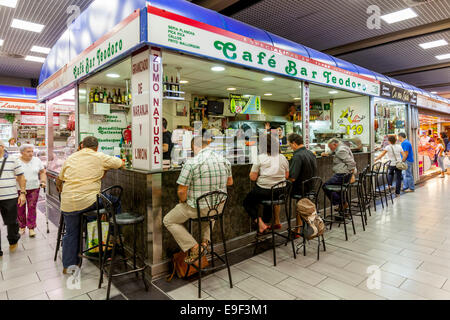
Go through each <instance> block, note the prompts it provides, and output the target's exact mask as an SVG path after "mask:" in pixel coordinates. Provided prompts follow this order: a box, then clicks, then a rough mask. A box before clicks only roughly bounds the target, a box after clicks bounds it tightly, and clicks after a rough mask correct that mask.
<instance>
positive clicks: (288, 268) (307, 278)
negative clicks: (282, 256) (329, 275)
mask: <svg viewBox="0 0 450 320" xmlns="http://www.w3.org/2000/svg"><path fill="white" fill-rule="evenodd" d="M274 268H276V269H277V270H278V271H280V272H282V273H284V274H286V275H288V276H290V277H292V278H295V279H297V280H301V281H303V282H305V283H308V284H310V285H313V286H315V285H316V284H318V283H319V282H321V281H322V280H324V279H325V278H326V276H325V275H323V274H320V273H317V272H315V271H312V270H309V269H307V268H303V267H301V266H299V265H296V264H294V263H291V262H288V261H283V262H280V263H279V264H277V266H276V267H274Z"/></svg>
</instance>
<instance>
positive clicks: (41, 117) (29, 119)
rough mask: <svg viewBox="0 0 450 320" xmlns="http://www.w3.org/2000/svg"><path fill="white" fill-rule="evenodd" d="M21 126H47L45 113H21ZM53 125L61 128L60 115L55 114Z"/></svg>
mask: <svg viewBox="0 0 450 320" xmlns="http://www.w3.org/2000/svg"><path fill="white" fill-rule="evenodd" d="M20 124H21V125H22V126H42V127H43V126H45V112H25V111H22V112H21V113H20ZM53 125H54V126H55V127H57V126H59V113H54V114H53Z"/></svg>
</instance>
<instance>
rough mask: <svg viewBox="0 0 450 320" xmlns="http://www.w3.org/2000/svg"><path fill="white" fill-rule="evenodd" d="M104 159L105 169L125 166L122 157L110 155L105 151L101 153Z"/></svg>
mask: <svg viewBox="0 0 450 320" xmlns="http://www.w3.org/2000/svg"><path fill="white" fill-rule="evenodd" d="M99 154H100V155H101V157H102V160H103V169H104V170H105V171H106V170H110V169H120V168H122V167H124V166H125V163H123V161H122V159H120V158H117V157H113V156H108V155H106V154H104V153H99Z"/></svg>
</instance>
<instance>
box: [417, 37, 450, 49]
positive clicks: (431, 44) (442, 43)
mask: <svg viewBox="0 0 450 320" xmlns="http://www.w3.org/2000/svg"><path fill="white" fill-rule="evenodd" d="M446 45H448V42H447V41H445V40H444V39H441V40H437V41H431V42H425V43H421V44H419V46H421V47H422V48H423V49H430V48H436V47H442V46H446Z"/></svg>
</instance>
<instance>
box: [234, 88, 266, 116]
mask: <svg viewBox="0 0 450 320" xmlns="http://www.w3.org/2000/svg"><path fill="white" fill-rule="evenodd" d="M230 111H231V112H232V113H240V114H261V97H260V96H250V95H245V96H243V95H241V94H233V93H230Z"/></svg>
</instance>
